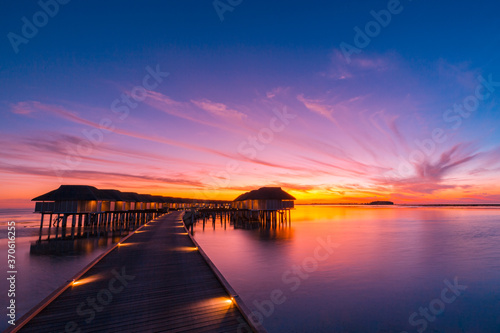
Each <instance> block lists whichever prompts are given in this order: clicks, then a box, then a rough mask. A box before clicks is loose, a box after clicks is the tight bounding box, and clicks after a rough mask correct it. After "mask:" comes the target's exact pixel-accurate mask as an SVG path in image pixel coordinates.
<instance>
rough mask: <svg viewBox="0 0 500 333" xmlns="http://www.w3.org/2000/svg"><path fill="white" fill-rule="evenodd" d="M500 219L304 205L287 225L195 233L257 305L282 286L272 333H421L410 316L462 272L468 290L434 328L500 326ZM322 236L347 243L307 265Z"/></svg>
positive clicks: (449, 211) (473, 212) (267, 322)
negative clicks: (314, 262) (324, 257)
mask: <svg viewBox="0 0 500 333" xmlns="http://www.w3.org/2000/svg"><path fill="white" fill-rule="evenodd" d="M499 219H500V210H499V209H491V208H490V209H481V208H460V209H456V208H449V207H444V208H443V207H440V208H427V207H426V208H422V207H420V208H410V207H366V206H297V208H296V209H295V210H294V211H292V224H291V226H290V227H287V228H277V229H261V230H258V229H257V230H244V229H233V228H231V227H228V228H227V230H224V229H223V228H221V227H217V224H216V227H215V229H212V228H207V229H206V230H204V231H203V230H202V228H200V226H199V225H197V226H196V227H195V238H196V239H197V241H198V243H199V244H200V246H201V247H202V248H203V250H204V251H205V252H206V253H207V254H208V255H209V257H210V258H211V259H212V261H214V263H215V265H216V266H217V267H218V268H219V270H220V271H221V272H222V274H223V275H224V276H225V277H226V279H227V280H228V281H229V283H230V284H231V285H232V287H233V288H234V289H235V290H236V291H237V292H238V294H239V295H240V297H241V298H242V299H243V301H244V302H245V303H246V304H247V305H248V306H249V307H250V308H251V309H252V310H254V311H261V314H262V313H263V312H262V309H261V310H259V306H260V305H261V304H263V303H262V302H265V301H268V300H270V294H271V292H272V291H273V290H280V291H282V292H283V297H285V298H286V301H285V302H283V303H282V304H274V305H273V306H274V308H273V312H272V314H271V315H269V316H265V315H263V322H264V326H265V327H266V329H267V330H268V331H269V332H282V331H301V332H344V331H346V332H401V331H405V330H406V331H408V332H416V331H417V328H421V326H418V325H416V326H415V325H411V323H410V322H409V316H410V314H412V313H413V312H415V311H418V309H419V308H420V307H428V306H429V303H430V302H431V301H433V300H434V299H436V298H439V297H440V293H441V291H442V290H443V288H444V287H445V284H444V281H445V280H448V281H453V280H454V278H455V277H456V278H457V279H458V281H460V283H461V284H465V285H467V286H468V288H467V290H466V291H465V292H464V293H463V295H461V296H460V297H459V298H458V299H457V300H456V301H455V302H454V303H452V304H449V305H446V309H445V312H444V313H443V314H442V315H440V316H437V319H436V320H435V321H434V322H429V323H428V324H429V328H428V329H427V331H429V332H432V331H436V332H498V331H500V330H499V329H498V328H499V326H498V322H497V320H496V314H497V313H499V312H500V302H499V301H500V284H499V283H498V281H500V248H499V247H498V244H500V224H499V223H498V221H499ZM321 242H331V243H332V244H338V245H339V246H338V247H337V248H335V249H334V251H332V253H331V254H330V255H329V256H328V258H327V259H325V260H323V261H317V265H311V264H307V263H311V259H310V258H315V249H316V248H317V247H318V244H321ZM304 263H306V264H304ZM307 270H309V271H307ZM294 278H295V279H294ZM297 279H298V280H297ZM297 281H299V282H300V283H298V284H297ZM297 285H298V286H297ZM296 286H297V287H296ZM294 287H296V288H294ZM266 304H268V303H266Z"/></svg>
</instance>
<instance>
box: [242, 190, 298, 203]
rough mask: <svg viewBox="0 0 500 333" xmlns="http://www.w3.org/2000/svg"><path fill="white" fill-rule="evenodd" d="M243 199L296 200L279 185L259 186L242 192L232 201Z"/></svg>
mask: <svg viewBox="0 0 500 333" xmlns="http://www.w3.org/2000/svg"><path fill="white" fill-rule="evenodd" d="M244 200H296V199H295V197H293V196H292V195H290V194H288V193H286V192H285V191H283V190H282V189H281V187H261V188H259V189H258V190H253V191H250V192H246V193H243V194H242V195H240V196H239V197H237V198H236V199H234V201H244Z"/></svg>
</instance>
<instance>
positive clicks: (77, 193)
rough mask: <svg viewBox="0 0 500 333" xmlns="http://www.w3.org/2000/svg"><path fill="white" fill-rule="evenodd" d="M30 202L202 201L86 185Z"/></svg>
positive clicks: (66, 187) (59, 190)
mask: <svg viewBox="0 0 500 333" xmlns="http://www.w3.org/2000/svg"><path fill="white" fill-rule="evenodd" d="M31 201H125V202H164V203H194V202H202V200H195V199H185V198H172V197H164V196H161V195H150V194H138V193H135V192H121V191H118V190H112V189H104V190H99V189H97V188H95V187H94V186H87V185H61V186H60V187H59V188H58V189H57V190H53V191H50V192H48V193H45V194H42V195H40V196H38V197H36V198H34V199H32V200H31Z"/></svg>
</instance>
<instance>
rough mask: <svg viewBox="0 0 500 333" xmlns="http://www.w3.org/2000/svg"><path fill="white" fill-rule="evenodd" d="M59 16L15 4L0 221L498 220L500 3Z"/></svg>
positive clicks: (3, 71)
mask: <svg viewBox="0 0 500 333" xmlns="http://www.w3.org/2000/svg"><path fill="white" fill-rule="evenodd" d="M54 1H55V0H42V2H41V3H47V6H45V7H46V8H45V10H46V11H48V12H49V14H50V15H49V14H45V13H44V12H42V14H40V11H42V10H43V8H42V6H41V5H40V4H38V3H37V2H36V1H33V2H29V3H28V2H27V1H24V2H23V3H20V2H19V1H13V0H8V1H2V4H1V6H2V7H3V8H2V10H1V14H0V15H1V20H0V32H1V35H2V39H1V43H0V85H1V90H0V114H1V122H0V141H1V147H2V154H1V158H0V178H1V191H0V207H1V208H7V207H31V206H32V203H30V202H29V200H30V199H31V198H33V197H35V196H37V195H39V194H42V193H45V192H47V191H50V190H53V189H55V188H57V187H59V185H61V184H86V185H93V186H96V187H98V188H115V189H119V190H123V191H134V192H140V193H151V194H159V195H169V196H181V197H189V198H200V199H203V198H208V199H233V198H235V197H236V196H237V195H239V194H241V193H242V191H247V190H249V189H254V188H258V187H261V186H266V185H268V186H281V187H283V188H284V189H285V190H287V191H289V192H290V193H291V194H292V195H294V196H296V197H297V198H298V199H299V200H298V202H299V203H310V202H368V201H372V200H382V199H388V200H393V201H395V202H397V203H500V185H499V181H498V180H499V179H500V128H499V126H500V107H499V104H498V102H499V99H500V35H499V34H498V32H499V31H500V20H498V13H499V12H500V4H499V3H498V2H497V1H493V0H489V1H483V2H469V1H467V2H465V1H463V2H460V1H458V2H457V1H453V2H452V1H444V2H443V1H439V2H436V1H425V0H415V1H410V0H404V1H401V2H400V3H399V4H398V2H397V1H394V0H390V1H290V2H289V1H287V2H284V1H280V2H276V1H261V0H258V1H250V0H244V1H239V0H238V1H237V0H231V1H228V0H221V1H219V2H215V4H216V5H217V9H216V8H214V3H213V1H212V0H210V1H200V0H197V1H141V2H139V1H125V2H124V1H106V2H103V1H76V0H75V1H68V0H64V1H63V0H60V3H57V7H58V8H57V7H56V6H54V3H55V2H54ZM62 3H64V4H62ZM230 3H232V4H233V5H230ZM381 11H382V12H381ZM387 13H389V15H390V18H389V17H388V16H387V15H386V14H387ZM375 17H377V19H378V20H379V21H380V22H381V23H375V22H376V21H375V20H376V18H375ZM23 18H24V19H23ZM221 19H222V20H221ZM34 21H35V23H37V24H38V25H39V27H36V26H35V25H33V22H34ZM26 22H28V23H26ZM370 22H372V23H370ZM27 24H28V25H31V27H34V28H35V30H37V31H34V30H33V29H30V27H29V26H26V27H23V26H25V25H27ZM366 29H368V31H366ZM370 29H371V30H370ZM360 31H361V33H362V34H363V35H364V36H362V35H361V34H360V33H359V32H360ZM366 33H368V35H366ZM23 34H24V35H23ZM370 35H371V37H370Z"/></svg>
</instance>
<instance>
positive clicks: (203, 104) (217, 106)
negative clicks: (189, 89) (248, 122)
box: [191, 99, 247, 120]
mask: <svg viewBox="0 0 500 333" xmlns="http://www.w3.org/2000/svg"><path fill="white" fill-rule="evenodd" d="M191 102H192V103H193V104H194V105H196V106H197V107H199V108H200V109H202V110H205V111H207V112H209V113H210V114H212V115H213V116H216V117H222V118H236V119H239V120H244V119H246V118H247V115H246V114H244V113H242V112H239V111H237V110H234V109H231V108H229V107H228V106H227V105H225V104H223V103H216V102H212V101H210V100H208V99H203V100H200V101H194V100H192V101H191Z"/></svg>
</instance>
